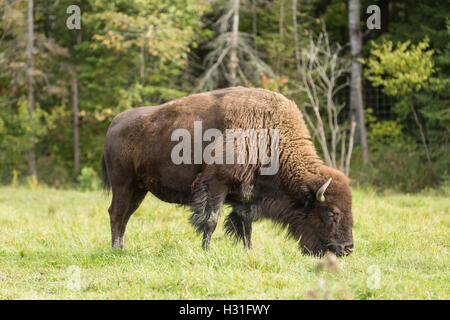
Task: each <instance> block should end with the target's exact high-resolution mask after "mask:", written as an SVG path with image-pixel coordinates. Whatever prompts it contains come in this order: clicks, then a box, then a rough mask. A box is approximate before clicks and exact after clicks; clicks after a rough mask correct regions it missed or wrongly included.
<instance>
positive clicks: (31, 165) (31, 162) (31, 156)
mask: <svg viewBox="0 0 450 320" xmlns="http://www.w3.org/2000/svg"><path fill="white" fill-rule="evenodd" d="M27 27H28V39H27V40H28V42H27V87H28V117H29V120H30V123H31V122H32V120H33V113H34V87H33V39H34V30H33V29H34V22H33V0H28V11H27ZM28 175H29V176H30V177H32V178H33V179H37V171H36V154H35V152H34V139H33V138H31V140H30V141H29V150H28Z"/></svg>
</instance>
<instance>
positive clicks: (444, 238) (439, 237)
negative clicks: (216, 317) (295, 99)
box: [0, 187, 450, 299]
mask: <svg viewBox="0 0 450 320" xmlns="http://www.w3.org/2000/svg"><path fill="white" fill-rule="evenodd" d="M353 194H354V206H353V214H354V220H355V227H354V237H355V245H356V248H355V251H354V253H353V254H352V255H351V256H349V257H344V258H339V259H338V264H339V266H340V268H339V271H337V272H332V271H330V270H326V269H325V270H322V271H320V270H318V268H317V264H318V263H319V262H320V259H319V258H316V257H311V256H304V255H302V254H301V252H300V250H298V248H297V245H296V243H295V242H294V241H293V240H291V239H287V238H286V234H285V232H284V231H283V230H280V229H279V228H278V227H275V226H274V225H273V224H272V223H271V222H270V221H262V222H258V223H255V226H254V232H253V237H254V248H253V250H251V251H249V252H246V251H245V250H244V249H243V248H242V245H241V244H240V243H239V244H238V245H235V244H234V243H233V241H232V240H231V239H229V238H228V237H226V236H225V235H224V231H223V228H222V225H223V223H222V222H223V221H221V222H220V223H219V226H218V228H217V230H216V232H215V234H214V235H213V239H212V242H211V248H210V251H209V252H203V251H202V250H201V248H200V243H201V240H200V237H199V236H198V235H196V234H195V233H194V231H193V228H192V227H191V226H190V225H189V224H188V217H189V212H188V211H187V209H185V208H182V207H177V206H174V205H170V204H166V203H163V202H161V201H158V200H156V199H155V198H154V197H151V196H148V197H147V198H146V199H145V201H144V203H143V204H142V205H141V207H140V208H139V209H138V211H137V212H136V213H135V214H134V215H133V216H132V217H131V219H130V222H129V224H128V228H127V232H126V237H125V247H126V249H125V250H123V251H117V250H114V251H113V250H112V249H110V232H109V216H108V213H107V211H106V209H107V207H108V205H109V197H108V196H106V195H105V194H103V193H101V192H78V191H64V190H54V189H47V188H43V189H29V188H13V187H1V188H0V298H1V299H305V298H320V299H322V298H334V299H344V298H345V299H347V298H351V299H449V298H450V270H449V267H450V260H449V245H450V237H449V226H450V211H449V197H448V190H446V191H445V194H444V195H439V193H438V192H434V194H433V193H427V194H416V195H385V196H380V195H377V194H375V193H373V192H370V191H362V190H354V191H353ZM225 210H226V209H225ZM226 211H227V210H226ZM223 216H224V214H222V218H223ZM74 268H75V269H74ZM73 270H75V271H73ZM377 270H378V271H379V286H378V287H377V286H375V287H373V286H368V283H369V284H370V283H373V282H371V281H372V280H373V279H375V278H374V277H376V271H377ZM77 272H79V273H77ZM77 274H78V275H79V279H80V280H81V281H80V286H79V287H78V288H77V287H76V286H75V287H71V286H70V285H69V284H70V279H77Z"/></svg>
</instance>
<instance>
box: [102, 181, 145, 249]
mask: <svg viewBox="0 0 450 320" xmlns="http://www.w3.org/2000/svg"><path fill="white" fill-rule="evenodd" d="M112 191H113V198H112V202H111V206H110V207H109V209H108V211H109V218H110V223H111V242H112V247H113V248H115V249H122V248H123V243H124V234H125V229H126V227H127V223H128V220H129V219H130V216H131V215H132V214H133V213H134V212H135V211H136V209H137V208H138V207H139V205H140V204H141V202H142V200H144V198H145V195H146V194H147V191H146V190H144V189H138V188H135V187H133V186H131V185H128V184H126V185H121V186H119V187H115V186H113V188H112Z"/></svg>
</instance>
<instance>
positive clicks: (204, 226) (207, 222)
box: [190, 180, 227, 250]
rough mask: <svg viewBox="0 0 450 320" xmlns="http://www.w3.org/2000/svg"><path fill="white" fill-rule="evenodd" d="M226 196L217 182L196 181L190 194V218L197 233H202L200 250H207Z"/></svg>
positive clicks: (222, 187) (225, 191)
mask: <svg viewBox="0 0 450 320" xmlns="http://www.w3.org/2000/svg"><path fill="white" fill-rule="evenodd" d="M226 195H227V188H226V187H225V186H224V185H222V184H220V183H218V182H217V181H215V180H213V181H208V182H205V181H197V182H196V183H195V185H194V190H193V193H192V202H191V210H192V212H193V213H192V216H191V218H190V222H191V224H192V225H193V226H194V228H195V229H196V231H197V232H199V233H200V232H203V241H202V248H203V249H204V250H208V248H209V243H210V241H211V236H212V234H213V232H214V230H215V229H216V226H217V221H218V219H219V213H220V208H221V207H222V204H223V202H224V200H225V197H226Z"/></svg>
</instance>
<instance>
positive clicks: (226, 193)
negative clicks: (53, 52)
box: [102, 87, 353, 256]
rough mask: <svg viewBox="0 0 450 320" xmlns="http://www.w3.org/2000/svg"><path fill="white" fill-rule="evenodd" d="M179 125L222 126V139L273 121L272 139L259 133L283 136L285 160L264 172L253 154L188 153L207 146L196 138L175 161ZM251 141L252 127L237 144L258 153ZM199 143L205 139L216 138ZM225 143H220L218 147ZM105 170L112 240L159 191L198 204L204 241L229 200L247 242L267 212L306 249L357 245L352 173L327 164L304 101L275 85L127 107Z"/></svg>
mask: <svg viewBox="0 0 450 320" xmlns="http://www.w3.org/2000/svg"><path fill="white" fill-rule="evenodd" d="M196 123H197V124H198V123H201V132H195V131H198V127H197V128H196V127H195V126H196ZM180 129H181V130H183V132H185V133H188V134H191V135H195V134H198V133H200V135H202V134H203V133H205V135H206V132H207V130H209V129H215V130H216V131H217V130H218V131H219V132H222V133H223V135H222V137H221V139H218V137H217V136H216V137H215V141H213V139H212V138H211V137H210V139H209V140H210V141H211V143H213V144H214V143H215V145H216V147H217V146H220V145H221V144H225V141H226V142H227V143H228V141H230V139H229V137H227V135H228V132H229V131H228V130H231V129H235V130H248V129H252V130H261V129H270V130H272V131H271V132H272V133H270V134H268V135H267V139H266V140H264V139H258V140H257V141H258V147H260V146H261V145H262V144H267V145H269V144H271V143H273V142H274V141H275V139H276V140H277V141H276V142H277V144H276V148H277V149H276V150H275V151H276V154H277V161H278V163H277V166H278V167H277V168H276V169H277V170H276V171H274V172H272V173H270V174H262V173H261V172H262V169H263V168H264V167H267V163H263V161H261V160H260V159H259V160H258V161H253V162H250V161H248V159H249V158H250V157H247V158H246V159H247V161H244V162H243V163H242V162H241V163H236V162H231V163H228V162H227V163H223V162H219V161H217V162H215V163H214V162H213V163H211V162H207V161H206V160H205V159H204V158H198V157H197V155H198V154H195V153H196V152H197V151H195V152H194V154H184V153H186V152H187V151H186V150H188V151H189V149H190V150H192V149H195V148H196V147H198V146H195V145H194V142H192V141H191V142H188V144H190V145H189V146H188V147H189V148H187V149H186V150H183V155H182V156H183V159H185V160H186V161H182V162H179V161H174V159H173V154H174V150H175V149H177V146H178V147H179V144H180V142H179V140H178V141H177V139H174V132H176V130H180ZM275 129H276V130H277V131H276V132H277V133H278V135H277V137H275V136H274V134H273V132H275V131H273V130H275ZM178 138H179V137H178ZM203 138H204V137H203ZM206 140H208V139H206ZM231 140H233V141H234V137H233V138H232V139H231ZM249 143H250V139H248V137H246V138H245V139H243V140H241V141H240V145H239V144H237V147H235V149H236V148H241V149H240V150H241V151H243V152H244V154H246V155H247V156H249V154H250V153H251V149H252V148H251V147H249ZM200 144H201V147H202V148H205V147H206V145H207V141H205V140H202V141H201V143H200ZM271 146H272V144H271ZM191 147H192V148H191ZM227 150H228V149H227ZM225 151H226V150H225V148H216V149H215V151H214V152H211V155H213V156H218V155H219V153H220V152H225ZM180 154H181V152H180ZM269 154H270V155H271V156H272V155H274V154H275V153H274V150H272V149H271V150H269V151H268V152H267V156H269ZM201 155H202V154H201V153H200V156H201ZM233 157H234V155H233ZM199 159H200V161H199ZM233 160H234V158H233ZM102 172H103V182H104V185H105V188H106V189H108V190H109V189H112V202H111V206H110V207H109V210H108V211H109V215H110V223H111V236H112V247H113V248H123V244H124V233H125V228H126V225H127V222H128V220H129V218H130V216H131V215H132V214H133V212H134V211H135V210H136V209H137V208H138V207H139V205H140V204H141V202H142V200H143V199H144V197H145V195H146V194H147V192H151V193H152V194H154V195H155V196H156V197H158V198H159V199H161V200H163V201H166V202H170V203H175V204H181V205H188V206H190V208H191V210H192V216H191V218H190V222H191V224H192V225H193V226H194V227H195V228H196V230H197V231H198V232H201V233H203V242H202V247H203V248H204V249H208V246H209V243H210V240H211V235H212V233H213V232H214V230H215V228H216V225H217V221H218V217H219V213H220V208H221V207H222V205H223V204H228V205H230V206H231V207H232V211H231V213H230V214H229V215H228V216H227V217H226V220H225V229H226V233H227V234H229V235H232V236H234V237H235V239H237V240H239V241H242V242H243V244H244V247H245V248H248V249H250V248H251V234H252V223H253V222H254V221H256V220H258V219H261V218H268V219H271V220H272V221H274V222H275V223H277V224H280V225H281V226H283V227H286V228H287V230H288V233H289V234H290V235H291V236H292V237H293V238H294V239H296V240H298V242H299V245H300V247H301V248H302V250H303V252H305V253H310V254H315V255H321V254H323V253H324V252H326V251H332V252H334V253H335V254H336V255H338V256H341V255H348V254H350V253H351V252H352V251H353V235H352V227H353V218H352V196H351V192H350V188H349V179H348V178H347V177H346V176H345V175H344V174H343V173H341V172H340V171H338V170H336V169H333V168H330V167H327V166H325V165H324V164H323V162H322V160H321V159H320V158H319V157H318V155H317V152H316V150H315V148H314V145H313V143H312V141H311V137H310V135H309V132H308V129H307V127H306V125H305V122H304V120H303V117H302V114H301V112H300V110H299V109H298V107H297V106H296V104H295V103H294V102H293V101H291V100H288V99H287V98H285V97H284V96H283V95H281V94H278V93H275V92H272V91H268V90H264V89H250V88H243V87H233V88H227V89H221V90H215V91H210V92H205V93H199V94H193V95H190V96H187V97H184V98H180V99H176V100H173V101H170V102H167V103H165V104H162V105H159V106H152V107H140V108H136V109H131V110H128V111H125V112H122V113H120V114H118V115H117V116H116V117H115V118H114V119H113V121H112V123H111V125H110V127H109V129H108V132H107V134H106V140H105V148H104V155H103V158H102Z"/></svg>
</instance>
